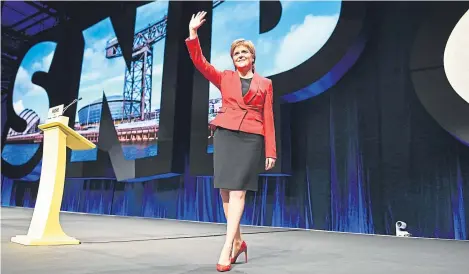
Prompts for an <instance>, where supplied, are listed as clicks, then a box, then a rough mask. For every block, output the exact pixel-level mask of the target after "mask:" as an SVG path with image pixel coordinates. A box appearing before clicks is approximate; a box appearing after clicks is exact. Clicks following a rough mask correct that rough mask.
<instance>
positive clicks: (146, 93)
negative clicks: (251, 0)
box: [106, 1, 224, 121]
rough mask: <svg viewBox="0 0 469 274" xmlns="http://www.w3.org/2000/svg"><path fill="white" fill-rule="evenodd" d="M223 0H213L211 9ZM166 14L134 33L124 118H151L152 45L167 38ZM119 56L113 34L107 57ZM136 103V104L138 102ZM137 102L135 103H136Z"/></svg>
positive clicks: (107, 44) (108, 45) (125, 83)
mask: <svg viewBox="0 0 469 274" xmlns="http://www.w3.org/2000/svg"><path fill="white" fill-rule="evenodd" d="M223 2H224V1H213V8H216V7H217V6H218V5H220V4H221V3H223ZM167 20H168V17H167V15H165V16H164V17H163V19H161V20H159V21H157V22H156V23H153V24H149V25H148V26H147V27H145V28H144V29H142V30H140V31H138V32H137V33H135V35H134V41H133V46H132V61H131V64H130V70H129V69H128V68H127V67H126V69H125V79H124V94H123V106H122V107H123V111H122V113H123V119H125V118H124V117H128V119H132V118H137V115H138V114H139V115H140V117H139V119H140V120H142V121H143V120H146V119H149V118H150V111H151V95H152V72H153V45H154V44H156V43H158V42H159V41H161V40H163V39H164V38H165V37H166V24H167ZM121 56H122V49H121V47H120V45H119V42H118V41H117V38H116V37H114V38H112V39H110V40H109V41H107V43H106V58H108V59H112V58H117V57H121ZM137 102H138V103H137ZM137 104H138V105H137Z"/></svg>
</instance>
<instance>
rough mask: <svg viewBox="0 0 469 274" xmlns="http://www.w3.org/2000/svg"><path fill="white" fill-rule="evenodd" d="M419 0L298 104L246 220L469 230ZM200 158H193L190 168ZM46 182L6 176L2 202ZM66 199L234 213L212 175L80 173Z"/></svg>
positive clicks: (67, 203) (29, 201)
mask: <svg viewBox="0 0 469 274" xmlns="http://www.w3.org/2000/svg"><path fill="white" fill-rule="evenodd" d="M418 10H419V9H418V5H417V4H414V3H400V2H393V3H380V4H376V5H375V7H374V10H373V11H374V16H373V17H374V18H373V20H372V21H373V22H372V23H373V24H372V25H373V28H372V29H371V33H370V37H369V40H368V42H367V45H366V48H365V51H364V53H363V54H362V56H361V57H360V59H359V61H358V62H357V64H356V65H355V66H354V67H353V68H352V70H351V71H350V72H348V73H347V74H346V75H345V77H344V78H343V79H342V80H341V81H340V82H339V83H338V84H337V85H335V86H334V87H333V88H331V89H330V90H328V91H327V92H325V93H323V94H321V95H319V96H317V97H314V98H312V99H309V100H307V101H304V102H300V103H296V104H294V105H293V107H292V113H291V121H290V122H291V125H290V126H291V128H292V136H291V138H292V168H293V175H292V176H291V177H262V178H260V179H259V192H257V193H249V194H248V197H247V204H246V212H245V214H244V216H243V219H242V223H243V224H249V225H262V226H278V227H295V228H312V229H320V230H331V231H345V232H358V233H371V234H373V233H376V234H394V233H395V222H396V221H398V220H400V221H404V222H406V223H407V225H408V231H409V232H410V233H412V234H413V235H414V236H423V237H437V238H450V239H466V240H468V239H469V236H468V232H469V219H468V218H469V147H467V146H464V145H463V144H462V143H461V142H459V141H458V140H456V139H455V138H454V137H453V136H451V135H450V134H449V133H448V132H446V131H445V130H444V129H443V128H442V127H441V126H440V125H439V124H438V123H437V122H436V121H435V120H434V119H433V118H432V117H431V116H430V114H429V113H428V112H427V111H426V110H425V108H424V107H423V105H422V103H421V102H420V100H419V99H418V97H417V95H416V92H415V90H414V85H413V82H412V79H411V71H410V68H409V63H410V58H411V54H412V50H411V49H412V46H413V43H414V39H415V36H416V32H417V30H418V25H419V24H418V22H419V12H418ZM187 169H188V168H187ZM37 188H38V184H35V183H30V182H22V181H13V180H10V179H7V178H2V205H4V206H23V207H33V206H34V203H35V198H36V195H37ZM62 210H66V211H75V212H89V213H98V214H115V215H126V216H145V217H157V218H160V217H162V218H172V219H184V220H195V221H206V222H225V218H224V216H223V211H222V206H221V199H220V197H219V195H218V193H217V191H216V190H214V189H213V183H212V180H211V178H210V177H197V178H195V177H190V176H188V175H182V176H178V177H173V178H166V179H159V180H152V181H146V182H139V183H120V182H116V181H113V180H68V181H67V182H66V184H65V192H64V198H63V204H62Z"/></svg>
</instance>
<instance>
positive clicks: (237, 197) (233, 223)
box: [218, 190, 246, 265]
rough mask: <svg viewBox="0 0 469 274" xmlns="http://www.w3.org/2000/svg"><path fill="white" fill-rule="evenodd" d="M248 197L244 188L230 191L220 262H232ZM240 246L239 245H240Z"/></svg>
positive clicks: (225, 263) (224, 263) (226, 263)
mask: <svg viewBox="0 0 469 274" xmlns="http://www.w3.org/2000/svg"><path fill="white" fill-rule="evenodd" d="M245 197H246V191H244V190H231V191H229V202H228V212H229V214H228V218H227V228H226V240H225V244H224V245H223V249H222V251H221V254H220V259H219V261H218V263H219V264H222V265H228V264H230V257H231V253H232V248H233V241H234V240H235V237H236V235H237V234H239V237H241V235H240V234H241V233H239V232H238V231H239V223H240V222H241V216H242V215H243V212H244V202H245ZM225 214H226V213H225ZM238 248H239V247H238Z"/></svg>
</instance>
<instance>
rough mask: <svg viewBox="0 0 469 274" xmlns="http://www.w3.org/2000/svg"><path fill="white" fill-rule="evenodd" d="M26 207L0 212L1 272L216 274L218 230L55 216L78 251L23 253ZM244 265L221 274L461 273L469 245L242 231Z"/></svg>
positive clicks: (301, 232) (169, 222) (28, 216)
mask: <svg viewBox="0 0 469 274" xmlns="http://www.w3.org/2000/svg"><path fill="white" fill-rule="evenodd" d="M31 216H32V210H31V209H23V208H5V207H2V208H1V222H2V224H1V227H2V231H1V234H2V235H1V239H2V250H1V251H2V254H1V268H2V269H1V270H2V271H1V273H4V274H7V273H8V274H10V273H34V274H42V273H44V274H45V273H60V274H69V273H138V274H143V273H163V274H170V273H217V272H216V270H215V264H216V262H217V259H218V254H219V251H220V248H221V246H222V244H223V241H224V238H223V236H222V235H223V232H224V231H225V226H224V225H221V224H206V223H196V222H184V221H173V220H156V219H143V218H131V217H111V216H96V215H84V214H74V213H61V223H62V227H63V229H64V231H65V232H66V233H67V234H68V235H70V236H73V237H76V238H78V239H79V240H81V241H82V244H81V245H75V246H55V247H28V246H22V245H18V244H14V243H11V242H10V238H11V237H12V236H15V235H21V234H26V233H27V231H28V227H29V222H30V219H31ZM242 231H243V232H244V233H245V234H244V235H245V236H244V239H245V240H246V242H247V244H248V247H249V250H248V253H249V262H248V263H247V264H244V263H243V261H244V260H241V262H240V263H237V264H236V265H235V266H234V268H233V269H232V270H231V272H229V273H255V274H263V273H308V274H309V273H360V274H363V273H411V274H417V273H422V274H423V273H425V274H431V273H451V274H457V273H461V274H463V273H469V270H468V269H469V242H467V241H452V240H431V239H417V238H396V237H389V236H371V235H357V234H345V233H331V232H320V231H304V230H287V229H272V228H263V227H243V228H242Z"/></svg>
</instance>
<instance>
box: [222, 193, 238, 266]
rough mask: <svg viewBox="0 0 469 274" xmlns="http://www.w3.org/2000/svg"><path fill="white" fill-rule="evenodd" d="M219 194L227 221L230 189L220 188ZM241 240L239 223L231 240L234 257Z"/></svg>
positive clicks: (232, 255)
mask: <svg viewBox="0 0 469 274" xmlns="http://www.w3.org/2000/svg"><path fill="white" fill-rule="evenodd" d="M220 196H221V200H222V202H223V211H224V212H225V218H226V220H227V221H228V207H229V202H230V191H229V190H226V189H220ZM242 242H243V240H242V239H241V229H240V225H239V224H238V229H237V230H236V235H235V237H234V241H233V250H232V252H231V257H234V255H235V254H236V252H238V250H239V249H240V247H241V244H242Z"/></svg>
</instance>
